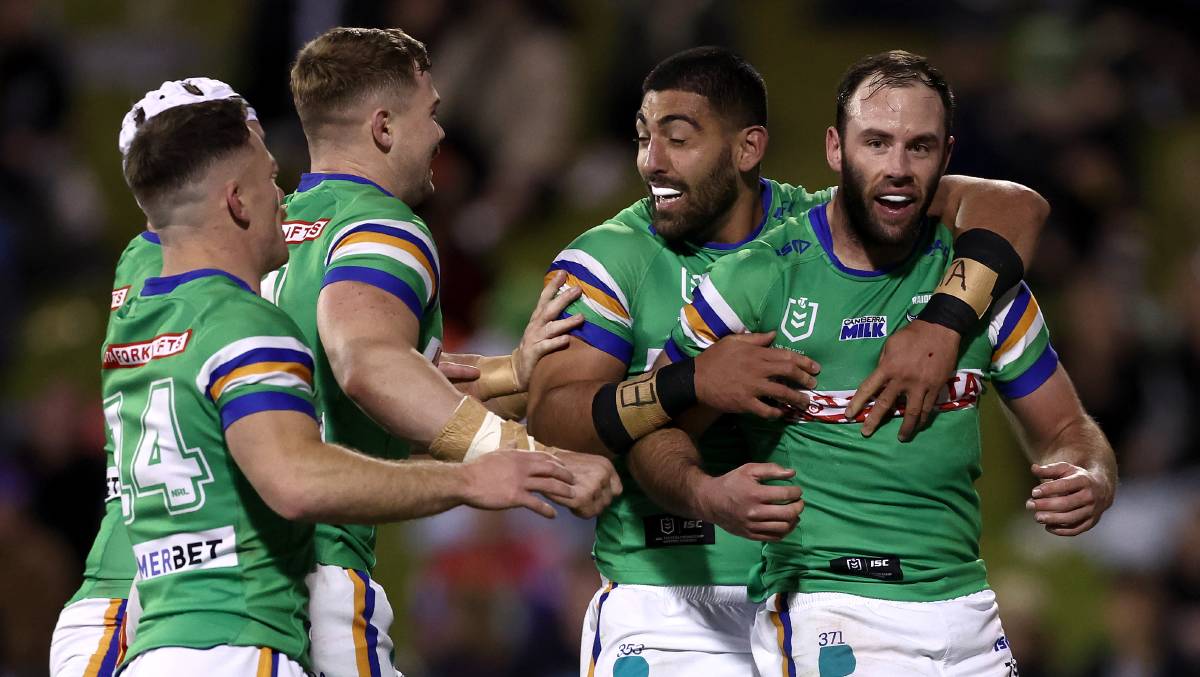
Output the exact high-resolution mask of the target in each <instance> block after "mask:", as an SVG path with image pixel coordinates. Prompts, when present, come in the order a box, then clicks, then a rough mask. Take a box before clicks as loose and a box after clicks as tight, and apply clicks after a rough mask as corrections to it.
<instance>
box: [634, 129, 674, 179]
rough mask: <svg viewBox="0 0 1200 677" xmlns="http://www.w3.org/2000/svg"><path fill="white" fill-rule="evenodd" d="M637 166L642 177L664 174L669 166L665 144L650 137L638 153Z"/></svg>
mask: <svg viewBox="0 0 1200 677" xmlns="http://www.w3.org/2000/svg"><path fill="white" fill-rule="evenodd" d="M638 164H639V165H640V168H641V170H642V174H643V175H644V176H651V175H653V174H665V173H666V172H667V170H668V169H669V168H670V164H671V163H670V160H669V159H668V157H667V148H666V144H665V143H663V141H662V140H661V139H656V138H654V137H653V136H652V137H650V141H649V142H647V143H646V145H645V146H644V147H642V148H641V150H640V151H639V152H638Z"/></svg>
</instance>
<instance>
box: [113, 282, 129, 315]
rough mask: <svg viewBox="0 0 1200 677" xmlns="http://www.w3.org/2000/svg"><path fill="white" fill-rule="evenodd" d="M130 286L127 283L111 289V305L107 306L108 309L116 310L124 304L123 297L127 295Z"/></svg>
mask: <svg viewBox="0 0 1200 677" xmlns="http://www.w3.org/2000/svg"><path fill="white" fill-rule="evenodd" d="M130 286H132V285H128V284H127V285H125V286H124V287H117V288H116V289H114V290H112V305H111V306H109V310H116V309H117V308H120V307H121V306H123V305H125V299H126V298H128V297H129V287H130Z"/></svg>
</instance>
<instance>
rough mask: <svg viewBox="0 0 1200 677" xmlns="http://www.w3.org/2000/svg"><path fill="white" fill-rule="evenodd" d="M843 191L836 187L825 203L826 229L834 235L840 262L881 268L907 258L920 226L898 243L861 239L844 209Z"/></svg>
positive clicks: (854, 267) (868, 267) (918, 234)
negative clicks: (826, 203) (909, 236)
mask: <svg viewBox="0 0 1200 677" xmlns="http://www.w3.org/2000/svg"><path fill="white" fill-rule="evenodd" d="M843 194H844V191H843V190H841V189H840V188H839V190H838V191H837V194H836V195H834V196H833V200H831V201H830V202H829V204H828V205H826V207H825V218H826V219H827V220H828V221H829V233H830V236H831V237H832V239H833V254H834V256H837V258H838V260H839V261H841V262H842V265H844V266H846V267H847V268H853V269H855V270H881V269H883V268H887V267H888V266H892V265H895V264H898V263H900V262H901V261H903V260H904V259H906V258H908V255H909V254H910V253H911V252H912V248H913V243H914V241H915V240H916V238H918V237H920V230H919V229H915V230H914V231H913V235H912V237H911V238H909V239H907V240H904V241H903V242H899V243H897V244H883V243H878V242H870V241H864V240H863V239H862V237H861V236H860V235H859V231H858V229H857V228H855V227H854V226H853V224H851V222H850V212H849V210H847V209H846V202H845V199H844V195H843Z"/></svg>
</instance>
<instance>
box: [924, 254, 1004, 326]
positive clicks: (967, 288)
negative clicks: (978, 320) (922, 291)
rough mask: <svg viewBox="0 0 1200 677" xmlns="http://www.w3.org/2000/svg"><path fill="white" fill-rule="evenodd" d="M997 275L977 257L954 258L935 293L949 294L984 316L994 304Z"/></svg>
mask: <svg viewBox="0 0 1200 677" xmlns="http://www.w3.org/2000/svg"><path fill="white" fill-rule="evenodd" d="M997 277H999V275H998V274H997V273H996V271H994V270H992V269H991V268H988V267H987V266H985V265H983V264H982V263H980V262H978V261H976V260H975V259H954V261H953V262H951V263H950V268H949V270H948V271H947V272H946V277H945V278H944V279H943V280H942V283H941V284H940V285H938V288H937V289H935V290H933V293H935V294H949V295H950V296H953V297H955V298H957V299H959V300H961V301H963V302H964V303H966V304H967V305H969V306H971V309H972V310H974V311H975V316H976V317H983V314H984V313H986V312H987V309H988V306H990V305H992V289H993V288H994V287H995V286H996V278H997Z"/></svg>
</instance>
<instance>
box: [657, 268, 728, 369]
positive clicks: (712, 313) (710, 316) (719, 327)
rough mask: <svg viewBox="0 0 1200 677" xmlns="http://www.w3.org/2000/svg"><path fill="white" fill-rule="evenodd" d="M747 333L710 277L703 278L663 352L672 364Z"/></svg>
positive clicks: (680, 312)
mask: <svg viewBox="0 0 1200 677" xmlns="http://www.w3.org/2000/svg"><path fill="white" fill-rule="evenodd" d="M745 332H746V325H745V323H743V322H742V319H741V318H740V317H739V316H738V313H737V312H736V311H735V310H734V309H733V308H732V307H731V306H730V305H729V302H728V301H726V300H725V297H724V296H723V295H722V294H721V292H720V290H718V289H717V286H716V285H715V284H713V280H712V277H711V276H710V275H705V276H704V279H703V280H702V281H701V282H700V284H698V285H696V289H695V291H693V292H692V302H691V303H689V304H687V305H686V306H684V307H683V309H682V310H680V311H679V324H678V325H676V327H675V329H674V330H673V331H672V332H671V338H670V339H668V340H667V345H666V346H665V347H664V348H663V349H664V350H665V351H666V353H667V357H670V358H671V361H672V362H678V361H680V360H683V359H686V358H688V357H695V356H696V355H699V354H700V353H702V352H704V351H705V350H707V349H708V347H709V346H711V345H712V344H714V343H716V342H717V341H719V340H720V339H721V338H722V337H725V336H729V335H730V334H742V333H745Z"/></svg>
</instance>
